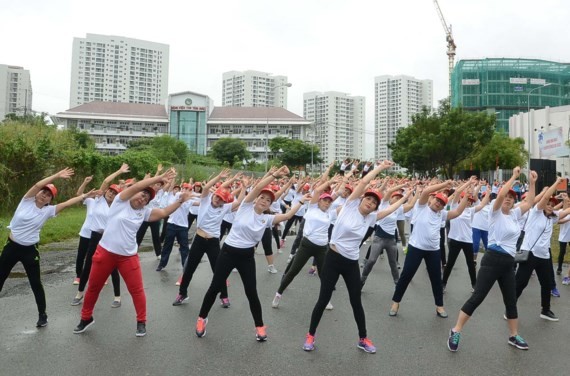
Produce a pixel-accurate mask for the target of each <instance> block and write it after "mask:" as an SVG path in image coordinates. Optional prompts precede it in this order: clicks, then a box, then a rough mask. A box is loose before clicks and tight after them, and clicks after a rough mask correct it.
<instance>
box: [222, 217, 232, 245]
mask: <svg viewBox="0 0 570 376" xmlns="http://www.w3.org/2000/svg"><path fill="white" fill-rule="evenodd" d="M231 229H232V224H231V223H230V222H228V221H225V220H222V224H221V225H220V241H222V238H223V237H224V235H225V234H229V233H230V230H231Z"/></svg>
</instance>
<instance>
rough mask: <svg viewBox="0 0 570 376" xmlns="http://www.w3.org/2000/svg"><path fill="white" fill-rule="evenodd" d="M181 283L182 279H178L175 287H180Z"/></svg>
mask: <svg viewBox="0 0 570 376" xmlns="http://www.w3.org/2000/svg"><path fill="white" fill-rule="evenodd" d="M181 283H182V277H180V278H178V279H177V280H176V283H175V284H174V285H176V286H180V284H181Z"/></svg>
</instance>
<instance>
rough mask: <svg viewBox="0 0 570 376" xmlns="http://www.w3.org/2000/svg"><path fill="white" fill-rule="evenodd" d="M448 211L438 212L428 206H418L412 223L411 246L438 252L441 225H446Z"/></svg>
mask: <svg viewBox="0 0 570 376" xmlns="http://www.w3.org/2000/svg"><path fill="white" fill-rule="evenodd" d="M446 219H447V211H446V210H440V211H438V212H435V211H433V210H432V209H430V207H429V206H428V204H427V203H426V204H425V205H420V204H418V205H417V206H416V208H415V209H414V216H413V219H412V222H413V223H414V231H412V235H411V236H410V244H411V245H412V246H413V247H415V248H418V249H421V250H422V251H438V250H439V239H440V231H439V230H440V229H441V223H442V222H443V223H445V220H446Z"/></svg>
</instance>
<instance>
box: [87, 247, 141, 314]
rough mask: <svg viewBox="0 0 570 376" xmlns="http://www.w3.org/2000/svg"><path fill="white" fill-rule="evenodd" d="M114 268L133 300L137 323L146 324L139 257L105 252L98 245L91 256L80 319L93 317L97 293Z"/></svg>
mask: <svg viewBox="0 0 570 376" xmlns="http://www.w3.org/2000/svg"><path fill="white" fill-rule="evenodd" d="M115 268H117V269H119V273H120V274H121V277H123V280H124V281H125V284H126V285H127V289H128V290H129V293H130V294H131V297H132V298H133V304H134V305H135V311H136V313H137V322H144V323H146V295H145V293H144V286H143V279H142V273H141V264H140V260H139V256H138V255H134V256H121V255H117V254H115V253H111V252H109V251H107V250H106V249H105V248H103V247H101V246H100V245H98V246H97V250H96V251H95V254H94V255H93V264H92V265H91V275H90V276H89V285H88V286H87V292H86V293H85V299H84V302H83V308H82V309H81V319H82V320H89V318H91V316H93V309H94V308H95V303H97V299H98V298H99V293H100V292H101V289H103V286H104V285H105V281H106V280H107V278H109V275H110V274H111V272H112V271H113V270H114V269H115Z"/></svg>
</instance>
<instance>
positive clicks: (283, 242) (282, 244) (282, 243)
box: [279, 239, 285, 249]
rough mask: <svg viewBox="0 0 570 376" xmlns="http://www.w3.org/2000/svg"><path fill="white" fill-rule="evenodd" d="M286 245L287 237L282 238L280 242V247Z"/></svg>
mask: <svg viewBox="0 0 570 376" xmlns="http://www.w3.org/2000/svg"><path fill="white" fill-rule="evenodd" d="M283 247H285V239H281V241H280V242H279V249H281V248H283Z"/></svg>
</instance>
